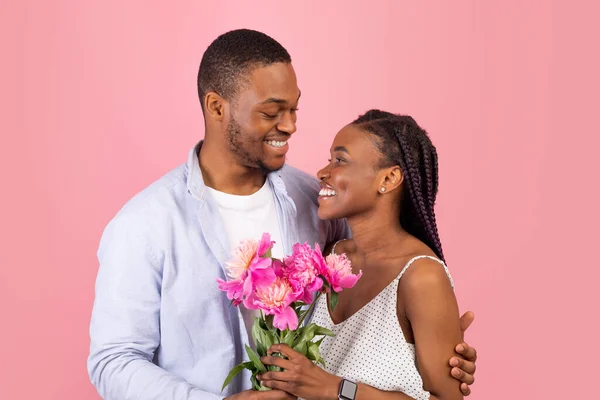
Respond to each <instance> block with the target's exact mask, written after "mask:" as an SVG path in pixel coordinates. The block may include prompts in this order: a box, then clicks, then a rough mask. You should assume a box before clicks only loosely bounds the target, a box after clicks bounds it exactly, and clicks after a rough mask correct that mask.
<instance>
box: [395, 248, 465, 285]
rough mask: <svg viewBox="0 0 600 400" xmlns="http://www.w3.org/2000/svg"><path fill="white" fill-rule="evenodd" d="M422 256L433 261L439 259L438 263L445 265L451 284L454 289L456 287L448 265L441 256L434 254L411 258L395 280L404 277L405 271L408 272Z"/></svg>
mask: <svg viewBox="0 0 600 400" xmlns="http://www.w3.org/2000/svg"><path fill="white" fill-rule="evenodd" d="M422 258H428V259H430V260H433V261H437V262H438V263H440V264H441V265H442V267H444V271H445V272H446V275H448V279H450V285H452V289H454V280H453V279H452V276H450V271H448V267H446V264H445V263H444V262H443V261H442V260H440V259H439V258H436V257H433V256H425V255H423V256H416V257H413V258H411V259H410V261H408V262H407V263H406V265H405V266H404V268H402V271H400V273H399V274H398V276H397V277H396V279H395V280H400V278H402V275H404V273H405V272H406V270H407V269H408V268H409V267H410V266H411V265H412V264H413V263H414V262H415V261H417V260H420V259H422Z"/></svg>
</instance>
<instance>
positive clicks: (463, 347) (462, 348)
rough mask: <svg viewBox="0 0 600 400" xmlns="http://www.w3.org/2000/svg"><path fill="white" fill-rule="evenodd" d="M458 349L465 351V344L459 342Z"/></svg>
mask: <svg viewBox="0 0 600 400" xmlns="http://www.w3.org/2000/svg"><path fill="white" fill-rule="evenodd" d="M457 350H458V351H465V346H463V345H462V344H459V345H458V347H457Z"/></svg>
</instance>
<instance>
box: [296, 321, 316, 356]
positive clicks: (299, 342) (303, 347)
mask: <svg viewBox="0 0 600 400" xmlns="http://www.w3.org/2000/svg"><path fill="white" fill-rule="evenodd" d="M316 328H317V324H314V323H313V324H308V325H306V326H305V327H303V328H301V329H298V331H299V333H300V334H299V335H297V336H296V340H294V343H293V344H294V345H293V346H292V348H293V349H294V350H296V351H297V352H298V353H300V354H304V355H306V351H307V350H308V343H309V342H310V341H311V340H313V338H314V337H315V329H316Z"/></svg>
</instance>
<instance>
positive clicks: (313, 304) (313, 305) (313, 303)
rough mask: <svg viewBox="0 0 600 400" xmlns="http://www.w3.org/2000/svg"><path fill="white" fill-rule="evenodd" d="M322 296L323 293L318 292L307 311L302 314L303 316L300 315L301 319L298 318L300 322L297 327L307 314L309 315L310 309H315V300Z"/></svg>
mask: <svg viewBox="0 0 600 400" xmlns="http://www.w3.org/2000/svg"><path fill="white" fill-rule="evenodd" d="M322 294H323V292H319V294H318V295H317V297H316V298H315V299H314V300H313V302H312V304H311V305H310V307H308V310H306V312H305V313H304V315H302V318H300V321H298V326H302V323H303V322H304V319H305V318H306V316H307V315H308V314H310V312H311V311H312V309H313V308H314V307H315V304H317V300H319V297H321V295H322Z"/></svg>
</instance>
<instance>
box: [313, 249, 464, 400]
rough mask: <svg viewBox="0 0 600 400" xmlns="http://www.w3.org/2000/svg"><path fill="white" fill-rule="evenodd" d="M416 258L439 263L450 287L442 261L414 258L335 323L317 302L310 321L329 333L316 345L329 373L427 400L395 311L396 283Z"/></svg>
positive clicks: (321, 302)
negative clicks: (331, 333) (343, 318)
mask: <svg viewBox="0 0 600 400" xmlns="http://www.w3.org/2000/svg"><path fill="white" fill-rule="evenodd" d="M421 258H430V259H432V260H435V261H437V262H439V263H440V264H441V265H442V266H443V267H444V270H445V271H446V274H448V277H449V279H450V283H451V284H452V287H453V288H454V283H453V282H452V277H451V276H450V273H449V272H448V269H447V268H446V265H445V264H444V263H443V262H442V261H440V260H438V259H437V258H434V257H430V256H418V257H415V258H413V259H411V260H410V261H409V262H408V263H407V264H406V266H405V267H404V268H403V269H402V271H401V272H400V274H399V275H398V277H396V279H394V280H393V281H392V282H391V283H390V284H389V285H388V286H387V287H386V288H385V289H383V290H382V291H381V292H380V293H379V294H378V295H377V296H376V297H375V298H374V299H373V300H371V301H370V302H369V303H367V304H366V305H365V306H364V307H363V308H361V309H360V310H359V311H357V312H356V313H355V314H353V315H352V316H351V317H350V318H348V319H346V320H345V321H343V322H341V323H339V324H334V323H333V321H332V320H331V316H330V315H329V310H328V307H327V299H326V297H325V296H321V297H320V298H319V300H318V301H317V304H316V305H315V311H314V313H313V315H312V320H311V322H314V323H316V324H318V325H320V326H323V327H325V328H328V329H330V330H332V331H333V332H334V333H335V336H334V337H325V339H324V340H323V342H322V343H321V346H320V351H321V355H322V356H323V359H324V360H325V369H326V370H327V371H328V372H329V373H332V374H335V375H337V376H340V377H343V378H346V379H350V380H353V381H355V382H361V383H364V384H367V385H370V386H373V387H375V388H377V389H380V390H386V391H399V392H403V393H405V394H407V395H408V396H411V397H413V398H415V399H417V400H421V399H423V400H426V399H429V392H427V391H425V390H424V389H423V381H422V379H421V376H420V375H419V371H418V370H417V366H416V357H415V345H414V344H411V343H408V342H407V341H406V339H405V338H404V334H403V333H402V328H401V327H400V323H399V322H398V316H397V313H396V308H397V305H396V302H397V293H398V282H399V281H400V278H401V277H402V275H403V274H404V272H405V271H406V270H407V269H408V268H409V267H410V266H411V265H412V263H413V262H415V261H416V260H418V259H421Z"/></svg>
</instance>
